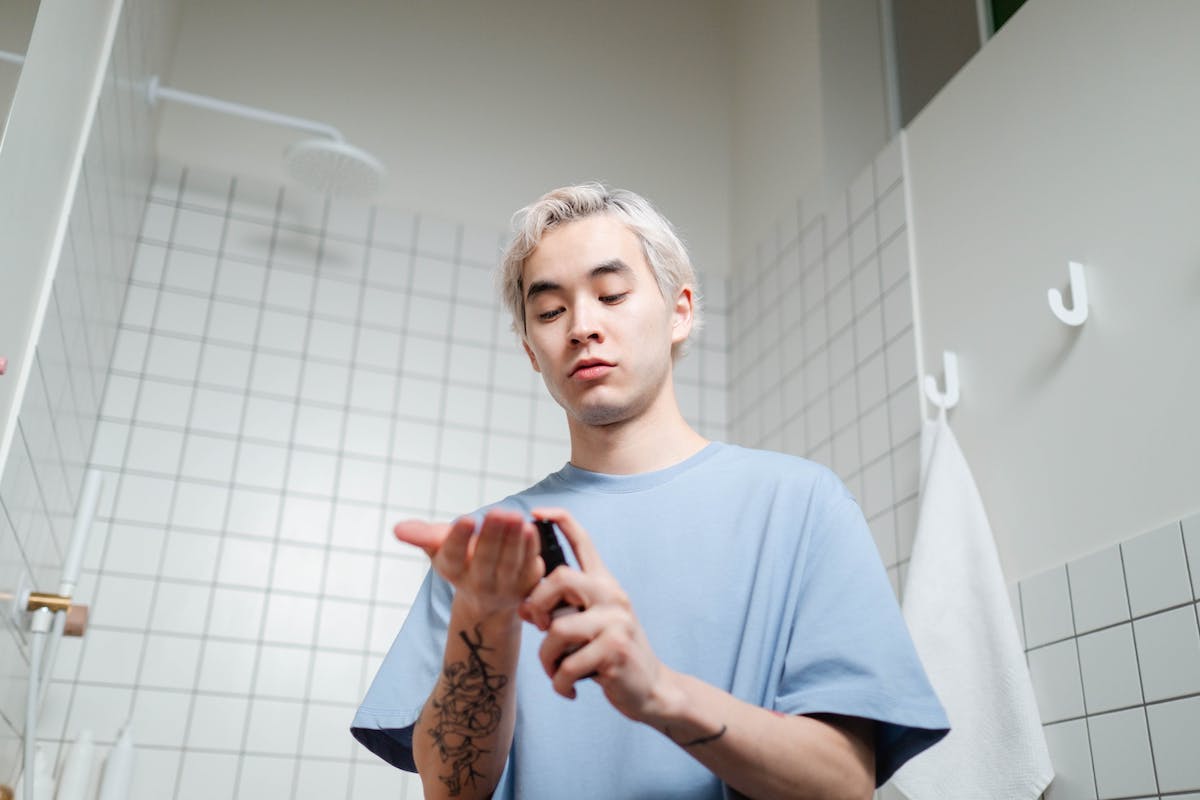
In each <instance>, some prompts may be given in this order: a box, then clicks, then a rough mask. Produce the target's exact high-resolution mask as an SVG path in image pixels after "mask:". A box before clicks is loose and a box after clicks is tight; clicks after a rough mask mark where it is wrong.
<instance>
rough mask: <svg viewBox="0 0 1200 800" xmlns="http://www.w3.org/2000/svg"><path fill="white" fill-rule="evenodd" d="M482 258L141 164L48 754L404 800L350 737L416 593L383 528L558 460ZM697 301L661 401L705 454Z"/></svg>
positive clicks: (172, 783) (320, 207)
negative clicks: (67, 752) (78, 743)
mask: <svg viewBox="0 0 1200 800" xmlns="http://www.w3.org/2000/svg"><path fill="white" fill-rule="evenodd" d="M501 245H502V237H501V235H500V233H499V232H492V231H482V230H475V229H472V228H470V227H466V226H463V225H459V224H455V223H450V222H445V221H442V220H436V219H432V218H429V217H427V216H425V215H422V214H407V213H395V212H390V211H388V210H385V209H371V208H366V207H357V206H354V205H351V204H348V203H340V202H332V201H327V200H325V199H324V198H313V197H311V196H307V195H305V194H303V193H300V192H297V191H295V190H292V189H281V188H280V187H265V186H260V185H256V184H253V183H248V182H246V181H243V180H239V179H235V178H234V177H232V176H228V175H218V174H211V173H202V172H198V171H195V170H188V169H183V168H180V167H175V166H171V165H168V164H161V165H160V167H159V172H158V176H157V178H156V180H155V181H154V184H153V187H152V190H151V196H150V202H149V204H148V206H147V208H146V214H145V220H144V225H143V228H142V234H141V238H140V239H139V246H138V250H137V253H136V257H135V259H134V263H135V265H136V266H135V269H134V273H133V277H132V280H131V283H130V287H129V295H128V299H127V301H126V305H125V314H124V316H123V317H122V319H121V324H120V328H119V335H118V342H117V354H116V357H115V358H114V359H113V364H112V369H111V373H110V376H109V387H110V388H109V392H108V394H107V396H106V397H105V398H104V403H103V410H102V413H101V419H100V424H99V426H98V429H97V434H96V443H95V449H94V452H93V460H94V462H95V463H96V465H98V466H99V467H101V468H102V469H104V470H105V471H106V473H107V474H108V476H109V481H108V483H107V491H106V493H105V497H104V499H103V500H102V504H101V506H102V508H101V513H100V525H101V526H102V529H103V533H102V535H101V536H100V538H99V540H98V541H97V543H96V546H95V547H93V548H92V552H91V554H90V556H89V559H88V561H87V562H86V564H85V574H86V576H87V582H88V583H89V588H90V589H91V591H92V592H93V594H92V596H93V597H94V600H93V610H94V614H95V616H94V626H93V628H92V632H91V633H89V635H88V636H87V637H86V638H85V639H84V640H82V641H81V642H72V643H70V644H69V645H68V646H67V647H66V648H64V649H65V650H66V651H68V652H65V653H64V658H63V665H60V669H59V670H58V672H57V674H58V680H57V682H56V684H55V685H54V686H53V687H52V689H53V690H54V691H55V697H56V698H61V702H62V705H64V706H65V710H63V711H60V712H58V714H57V715H51V719H50V720H49V721H48V722H47V724H45V725H43V735H44V737H45V738H46V740H47V741H50V742H60V741H70V740H72V739H73V738H74V737H75V735H77V733H78V731H79V730H80V729H82V727H84V726H85V725H101V723H100V722H99V721H98V720H99V718H100V717H101V716H102V714H111V715H112V717H113V719H115V720H124V719H125V718H127V717H132V718H133V719H134V720H135V725H136V726H137V729H138V730H139V731H140V732H141V736H140V739H139V741H140V742H141V747H142V751H143V752H150V753H153V757H151V758H148V759H144V760H142V759H139V762H138V764H139V766H138V770H139V775H138V785H139V787H144V788H140V789H139V791H142V792H145V794H139V795H137V796H138V797H154V798H162V797H173V798H187V797H192V796H201V795H204V796H213V794H214V793H215V794H216V795H217V796H222V797H224V796H229V797H260V796H264V795H263V794H262V792H263V791H264V790H263V788H262V787H263V786H264V785H270V786H271V787H272V788H271V790H270V792H269V795H268V796H271V797H309V796H316V794H317V793H320V794H321V796H322V797H334V796H336V797H368V796H373V795H372V794H371V792H374V791H380V792H383V791H387V792H390V793H391V794H393V795H394V794H396V793H397V792H403V791H408V792H409V795H410V796H413V797H415V796H418V795H417V791H418V790H416V789H414V788H411V787H412V785H413V784H412V782H411V781H410V780H409V779H407V778H405V777H404V776H403V775H402V774H401V773H399V772H397V771H395V770H393V769H391V768H390V767H385V768H383V769H381V768H380V765H379V764H378V763H376V762H377V760H376V759H375V757H374V756H372V755H371V754H369V753H367V752H366V751H365V750H363V749H362V748H361V747H358V746H356V745H355V744H354V743H353V741H352V739H351V738H350V736H349V733H348V725H349V720H350V717H351V715H352V713H353V710H354V708H355V706H356V705H357V702H358V701H359V699H360V698H361V696H362V693H363V691H364V689H365V687H366V683H367V681H369V680H370V678H371V676H372V675H373V674H374V672H375V670H376V668H377V666H378V663H379V660H380V659H381V658H382V656H383V654H384V652H385V651H386V649H387V648H388V646H390V644H391V641H392V638H393V637H394V635H395V632H396V630H397V629H398V627H399V624H400V623H401V622H402V620H403V618H404V615H405V614H406V613H407V609H408V607H409V604H410V603H411V601H412V599H413V596H414V594H415V592H416V589H417V586H418V585H419V583H420V581H421V579H422V577H423V576H424V573H425V570H426V569H427V566H426V563H427V562H426V560H425V558H424V556H423V554H421V553H420V552H419V551H415V550H413V549H409V548H406V547H405V546H404V545H401V544H399V543H397V542H396V541H395V540H394V539H393V538H392V536H391V535H390V532H389V530H388V526H389V525H390V523H391V522H394V521H396V520H397V519H400V518H403V517H407V516H420V517H439V518H445V517H449V516H451V515H455V514H459V513H462V512H464V511H466V510H470V509H472V508H475V507H478V506H479V505H481V504H483V503H485V502H490V501H493V500H496V499H499V498H500V497H503V496H504V495H505V494H508V493H510V492H512V491H515V490H518V489H521V488H523V487H525V486H527V485H529V484H530V483H531V482H532V481H534V480H536V479H538V478H540V477H542V476H543V475H544V474H545V473H546V472H548V471H552V470H555V469H558V468H559V467H560V466H561V465H562V463H563V462H564V461H565V460H566V458H567V456H568V452H569V448H568V444H567V436H566V427H565V423H564V420H563V416H562V412H561V410H560V409H559V408H558V407H557V406H556V405H554V403H553V401H552V400H551V399H550V398H549V396H548V394H547V393H546V392H545V390H544V389H543V388H542V385H541V383H540V380H539V379H538V378H537V376H536V374H535V373H533V372H532V370H531V369H530V368H529V366H528V361H527V360H526V359H525V357H524V356H523V354H522V353H521V352H520V350H519V346H518V344H517V341H516V339H515V337H514V336H513V334H512V333H511V332H510V331H509V329H508V321H507V319H506V318H504V316H503V314H502V312H501V311H500V310H499V309H498V306H497V303H496V302H495V300H494V298H493V294H492V291H493V290H492V285H491V273H490V269H491V267H492V266H493V263H494V261H495V260H496V257H497V255H498V253H499V251H500V247H501ZM703 289H704V295H705V300H706V313H707V325H706V329H705V331H704V332H703V333H702V334H701V335H699V336H698V337H697V339H696V341H694V342H693V343H692V349H691V352H690V354H689V355H688V356H686V357H685V358H684V359H683V360H682V361H681V362H680V364H679V369H678V377H677V389H678V394H679V397H680V402H681V404H682V405H683V406H684V408H685V412H686V416H687V417H688V418H689V420H690V421H691V422H692V423H693V424H694V425H695V426H696V427H697V429H698V430H700V431H701V432H702V433H704V434H705V435H707V436H710V437H715V438H724V436H725V432H726V419H725V411H726V403H725V392H726V386H727V377H726V363H727V361H726V349H725V343H724V332H725V330H726V327H727V326H726V325H725V316H726V314H727V311H726V308H727V307H726V294H727V293H726V291H725V286H724V283H723V282H720V281H718V282H713V283H711V284H709V283H706V284H704V286H703ZM117 724H119V723H112V722H104V723H103V725H101V727H102V730H98V731H96V733H97V738H98V741H100V742H102V743H104V742H107V741H110V739H111V736H112V735H113V734H114V733H115V731H116V725H117ZM406 781H407V782H406ZM405 786H409V787H410V788H408V789H407V790H405V789H404V787H405ZM281 787H282V788H281ZM318 787H319V788H320V792H318V791H317V789H318Z"/></svg>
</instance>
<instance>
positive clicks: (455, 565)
mask: <svg viewBox="0 0 1200 800" xmlns="http://www.w3.org/2000/svg"><path fill="white" fill-rule="evenodd" d="M448 527H449V529H450V531H449V533H447V534H446V537H445V539H444V540H443V541H442V546H441V547H440V548H439V549H438V550H437V551H436V552H435V553H434V557H433V561H434V566H435V567H436V568H437V571H438V572H439V573H440V574H441V575H442V577H444V578H445V579H446V580H448V581H450V582H451V583H453V582H454V581H455V580H457V579H458V577H459V576H461V575H462V574H463V573H464V572H465V571H466V568H467V557H468V553H469V552H470V548H471V536H472V534H473V533H474V532H475V520H473V519H471V518H470V517H460V518H459V519H456V520H455V521H454V524H452V525H450V526H448Z"/></svg>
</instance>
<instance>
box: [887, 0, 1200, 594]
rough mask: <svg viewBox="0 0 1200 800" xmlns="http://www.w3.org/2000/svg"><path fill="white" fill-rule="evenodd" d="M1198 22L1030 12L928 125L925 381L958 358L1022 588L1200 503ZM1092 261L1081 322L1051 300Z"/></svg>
mask: <svg viewBox="0 0 1200 800" xmlns="http://www.w3.org/2000/svg"><path fill="white" fill-rule="evenodd" d="M1198 29H1200V5H1198V4H1196V3H1190V2H1171V1H1170V0H1155V1H1154V2H1139V3H1094V2H1089V0H1053V2H1051V1H1050V0H1046V2H1035V3H1030V4H1029V5H1028V7H1026V8H1024V9H1022V11H1021V12H1020V13H1019V14H1017V15H1016V16H1015V17H1013V19H1012V20H1011V21H1010V22H1009V23H1008V24H1007V25H1006V26H1005V27H1004V28H1003V29H1002V30H1001V31H1000V32H999V34H998V35H997V36H996V37H995V39H993V40H992V41H991V42H990V43H989V44H988V46H987V47H986V48H984V50H983V51H981V52H980V53H979V55H978V56H977V57H976V58H975V59H974V60H973V61H972V62H971V63H970V64H968V65H967V66H966V67H965V68H964V69H963V70H962V72H960V73H959V74H958V76H957V77H956V78H955V79H954V80H953V81H951V83H950V84H949V85H948V86H947V87H946V88H945V90H944V91H943V92H942V94H941V95H939V96H938V97H937V98H935V99H934V101H933V102H932V103H930V105H929V106H928V107H927V108H926V109H925V111H924V112H923V113H921V114H920V115H919V116H918V117H917V119H916V120H915V121H914V122H913V123H912V125H911V126H910V128H909V129H908V132H907V142H908V167H909V176H910V189H911V198H912V206H911V209H912V226H913V241H914V243H915V251H914V252H915V271H916V287H917V291H918V298H919V304H918V305H919V307H918V332H919V335H920V341H921V345H922V346H921V351H922V352H921V355H922V356H923V363H924V369H925V370H926V371H928V372H933V373H936V374H939V375H940V373H941V361H942V359H941V353H942V351H943V350H953V351H955V352H956V353H957V354H958V358H959V373H960V376H961V383H962V402H961V404H960V405H959V407H958V408H956V409H955V410H954V411H953V412H952V414H951V422H952V424H953V425H954V427H955V429H956V430H957V432H958V435H959V437H960V440H961V442H962V446H963V449H964V451H965V452H966V455H967V458H968V459H969V460H970V461H971V463H972V465H973V468H974V470H975V475H976V478H977V479H978V482H979V488H980V491H981V493H982V494H983V497H984V500H985V502H986V503H987V505H988V512H989V514H990V515H991V519H992V523H993V526H994V528H995V531H996V536H997V539H998V542H997V544H998V545H999V549H1000V554H1001V558H1002V560H1003V562H1004V566H1005V568H1006V571H1007V573H1008V577H1009V579H1010V580H1017V579H1021V578H1025V577H1028V576H1029V575H1031V574H1033V573H1035V572H1038V571H1040V570H1042V569H1045V568H1047V567H1050V566H1053V565H1056V564H1061V563H1062V562H1064V561H1066V560H1068V559H1071V558H1076V557H1079V556H1082V555H1086V554H1087V553H1090V552H1093V551H1095V550H1098V549H1100V548H1102V547H1104V546H1106V545H1110V544H1113V543H1115V542H1117V541H1120V540H1122V539H1125V538H1127V537H1129V536H1131V535H1133V534H1136V533H1138V532H1140V531H1148V530H1151V529H1153V528H1157V527H1159V526H1160V525H1163V524H1166V523H1168V522H1170V521H1172V520H1178V519H1180V518H1182V517H1185V516H1187V515H1188V514H1190V513H1193V512H1195V511H1196V510H1198V509H1200V413H1197V410H1196V409H1197V400H1198V399H1200V222H1198V219H1200V218H1198V216H1197V214H1198V210H1200V157H1198V153H1197V142H1200V48H1198V47H1197V46H1196V39H1195V32H1196V31H1197V30H1198ZM1071 261H1075V262H1080V263H1082V264H1083V265H1084V271H1085V274H1086V278H1087V293H1088V296H1089V299H1090V309H1091V310H1090V316H1089V317H1088V320H1087V321H1086V322H1085V323H1084V324H1083V325H1082V326H1081V327H1077V328H1076V327H1069V326H1067V325H1064V324H1063V323H1062V322H1060V321H1059V320H1058V319H1057V318H1056V317H1055V316H1054V315H1053V314H1052V313H1051V310H1050V306H1049V303H1048V302H1047V290H1049V289H1052V288H1054V289H1062V290H1065V289H1066V288H1067V280H1068V263H1069V262H1071ZM1068 302H1070V301H1069V300H1068Z"/></svg>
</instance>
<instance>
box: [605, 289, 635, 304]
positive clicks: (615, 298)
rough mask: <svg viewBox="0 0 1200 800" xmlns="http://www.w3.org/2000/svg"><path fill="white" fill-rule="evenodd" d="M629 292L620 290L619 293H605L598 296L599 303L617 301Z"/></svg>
mask: <svg viewBox="0 0 1200 800" xmlns="http://www.w3.org/2000/svg"><path fill="white" fill-rule="evenodd" d="M628 294H629V292H621V293H620V294H606V295H602V296H601V297H600V302H601V303H619V302H621V301H622V300H624V299H625V298H626V296H628Z"/></svg>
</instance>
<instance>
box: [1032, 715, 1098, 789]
mask: <svg viewBox="0 0 1200 800" xmlns="http://www.w3.org/2000/svg"><path fill="white" fill-rule="evenodd" d="M1044 731H1045V734H1046V746H1047V747H1048V748H1049V750H1050V763H1052V764H1053V765H1054V780H1053V781H1051V782H1050V785H1049V786H1048V787H1046V794H1045V797H1046V800H1096V778H1095V775H1093V774H1092V748H1091V744H1090V742H1089V740H1088V731H1087V723H1086V722H1085V721H1084V720H1081V719H1076V720H1071V721H1070V722H1059V723H1056V724H1054V725H1047V726H1046V727H1045V729H1044Z"/></svg>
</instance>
